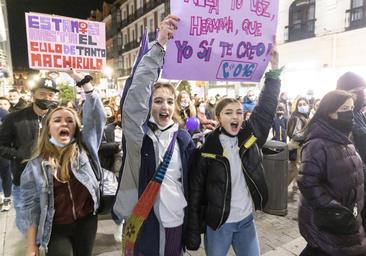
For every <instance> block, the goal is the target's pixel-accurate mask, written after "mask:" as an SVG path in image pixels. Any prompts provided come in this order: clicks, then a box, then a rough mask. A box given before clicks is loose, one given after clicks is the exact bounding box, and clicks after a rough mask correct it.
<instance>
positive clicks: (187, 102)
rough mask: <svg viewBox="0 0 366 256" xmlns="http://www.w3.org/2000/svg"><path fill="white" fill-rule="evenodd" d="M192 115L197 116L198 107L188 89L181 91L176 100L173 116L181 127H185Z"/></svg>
mask: <svg viewBox="0 0 366 256" xmlns="http://www.w3.org/2000/svg"><path fill="white" fill-rule="evenodd" d="M190 117H196V107H195V106H194V102H193V101H192V100H191V96H190V95H189V93H188V92H186V91H181V92H179V94H178V97H177V100H176V101H175V109H174V115H173V118H174V120H175V121H176V122H178V124H179V127H180V128H183V127H184V125H185V124H186V121H187V119H188V118H190Z"/></svg>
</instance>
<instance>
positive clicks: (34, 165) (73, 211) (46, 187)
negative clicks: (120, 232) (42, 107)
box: [20, 73, 106, 256]
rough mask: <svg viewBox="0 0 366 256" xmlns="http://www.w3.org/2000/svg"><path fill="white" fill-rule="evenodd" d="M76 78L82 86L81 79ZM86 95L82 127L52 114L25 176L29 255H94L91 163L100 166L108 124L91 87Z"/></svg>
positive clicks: (95, 185) (96, 192) (95, 188)
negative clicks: (44, 253) (103, 138)
mask: <svg viewBox="0 0 366 256" xmlns="http://www.w3.org/2000/svg"><path fill="white" fill-rule="evenodd" d="M72 76H73V78H74V79H75V80H76V81H80V80H82V76H81V75H80V74H76V73H74V74H73V75H72ZM83 89H84V91H85V94H86V100H85V104H84V109H83V127H81V123H80V120H79V117H78V115H77V113H76V112H75V110H73V109H71V108H67V107H58V108H56V109H54V110H52V111H51V112H50V113H49V114H48V116H47V118H46V121H45V123H44V126H43V129H42V132H41V134H40V137H39V139H38V144H37V147H36V148H35V151H34V153H33V156H32V157H31V159H30V160H29V162H28V164H27V166H26V168H25V170H24V172H23V174H22V176H21V187H20V188H21V199H22V208H21V209H22V211H21V221H20V223H21V230H22V232H23V233H25V234H26V236H27V246H28V247H27V255H36V256H38V255H40V249H42V250H44V251H45V252H46V255H50V256H53V255H62V256H63V255H65V256H69V255H74V256H75V255H78V256H88V255H91V253H92V249H93V244H94V239H95V236H96V231H97V221H98V219H97V215H96V213H97V209H98V207H99V200H100V187H99V182H98V180H97V179H96V176H95V173H94V171H93V168H92V165H91V163H90V160H89V159H90V158H93V159H94V160H95V161H94V162H95V163H97V164H98V163H99V160H98V153H97V151H98V147H99V145H100V142H101V137H102V132H103V128H104V124H105V120H106V118H105V114H104V110H103V105H102V103H101V101H100V99H99V97H98V96H97V94H96V92H94V91H93V86H92V85H91V83H86V84H84V85H83ZM81 129H82V130H81ZM88 155H90V156H88ZM99 167H100V166H99Z"/></svg>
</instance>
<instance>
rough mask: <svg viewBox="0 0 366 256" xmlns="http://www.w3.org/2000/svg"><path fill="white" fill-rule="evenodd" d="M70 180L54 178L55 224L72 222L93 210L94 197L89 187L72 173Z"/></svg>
mask: <svg viewBox="0 0 366 256" xmlns="http://www.w3.org/2000/svg"><path fill="white" fill-rule="evenodd" d="M70 176H71V177H70V181H69V182H66V183H62V182H60V181H58V180H57V179H56V178H55V177H54V178H53V193H54V199H55V215H54V217H53V223H54V224H70V223H73V222H75V221H76V220H77V219H81V218H83V217H85V216H87V215H90V214H91V213H92V212H93V199H92V197H91V195H90V193H89V191H88V190H87V188H86V187H85V186H84V185H83V184H81V183H80V182H79V181H78V180H77V179H76V178H75V176H74V175H73V174H72V172H71V173H70Z"/></svg>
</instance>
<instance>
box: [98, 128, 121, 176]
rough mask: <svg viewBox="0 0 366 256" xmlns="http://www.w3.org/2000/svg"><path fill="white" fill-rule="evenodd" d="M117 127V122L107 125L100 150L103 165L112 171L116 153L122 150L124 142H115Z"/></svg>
mask: <svg viewBox="0 0 366 256" xmlns="http://www.w3.org/2000/svg"><path fill="white" fill-rule="evenodd" d="M115 129H116V124H114V123H111V124H108V125H106V126H105V128H104V133H103V138H102V143H101V144H100V147H99V151H98V155H99V159H100V164H101V166H102V167H103V168H104V169H107V170H109V171H112V167H113V163H114V155H115V154H116V153H118V152H120V151H121V143H122V142H115V137H114V130H115Z"/></svg>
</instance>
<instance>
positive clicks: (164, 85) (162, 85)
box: [153, 83, 176, 99]
mask: <svg viewBox="0 0 366 256" xmlns="http://www.w3.org/2000/svg"><path fill="white" fill-rule="evenodd" d="M157 89H167V90H168V91H170V92H171V93H172V94H173V96H174V99H176V92H175V88H174V86H173V85H171V84H167V83H156V84H155V85H154V88H153V93H154V92H155V91H156V90H157Z"/></svg>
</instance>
